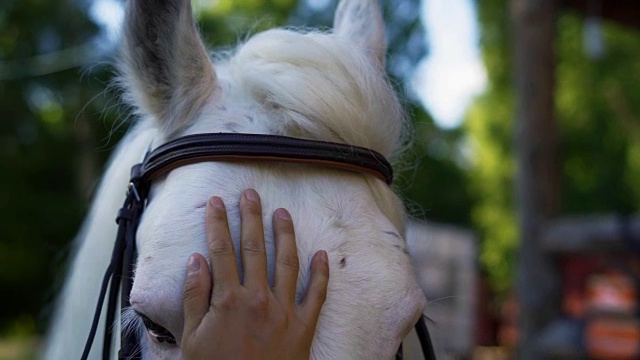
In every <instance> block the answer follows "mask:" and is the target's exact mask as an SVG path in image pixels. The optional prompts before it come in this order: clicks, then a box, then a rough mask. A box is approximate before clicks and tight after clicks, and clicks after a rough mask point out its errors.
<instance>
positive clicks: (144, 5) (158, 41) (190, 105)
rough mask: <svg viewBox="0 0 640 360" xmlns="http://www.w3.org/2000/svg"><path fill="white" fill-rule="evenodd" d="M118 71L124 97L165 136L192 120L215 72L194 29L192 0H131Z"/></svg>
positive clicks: (129, 1) (208, 90) (204, 97)
mask: <svg viewBox="0 0 640 360" xmlns="http://www.w3.org/2000/svg"><path fill="white" fill-rule="evenodd" d="M127 3H128V4H127V17H126V22H125V27H124V47H123V49H122V59H121V63H120V73H121V76H122V79H121V80H122V81H123V83H124V85H125V90H126V96H127V98H128V100H129V101H130V102H131V103H132V105H134V106H136V107H137V108H138V110H139V111H141V112H144V113H148V114H151V115H153V116H154V117H155V118H156V119H157V121H158V122H159V126H160V127H161V128H162V129H163V131H164V132H165V133H166V134H167V135H169V136H170V135H173V134H175V133H177V132H179V131H180V130H182V129H183V128H184V127H185V126H187V125H189V123H190V122H191V121H192V120H193V118H194V116H195V115H196V113H197V112H198V111H199V110H200V108H201V107H202V105H203V104H204V102H205V101H206V100H207V99H208V98H209V96H210V95H211V93H212V91H213V90H214V89H215V82H216V73H215V70H214V67H213V64H212V63H211V60H210V58H209V56H208V54H207V51H206V50H205V47H204V44H203V43H202V40H201V38H200V35H199V34H198V31H197V30H196V26H195V22H194V20H193V15H192V10H191V3H190V0H127Z"/></svg>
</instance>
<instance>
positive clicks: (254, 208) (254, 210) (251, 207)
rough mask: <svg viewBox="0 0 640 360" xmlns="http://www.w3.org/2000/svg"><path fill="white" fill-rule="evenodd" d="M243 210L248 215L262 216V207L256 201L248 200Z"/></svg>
mask: <svg viewBox="0 0 640 360" xmlns="http://www.w3.org/2000/svg"><path fill="white" fill-rule="evenodd" d="M243 211H244V213H245V214H246V215H251V216H262V207H261V206H260V204H258V203H255V202H252V201H251V202H246V203H245V204H244V206H243Z"/></svg>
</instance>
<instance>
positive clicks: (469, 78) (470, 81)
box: [91, 0, 487, 128]
mask: <svg viewBox="0 0 640 360" xmlns="http://www.w3.org/2000/svg"><path fill="white" fill-rule="evenodd" d="M318 1H323V0H318ZM91 12H92V15H93V16H94V18H95V19H96V20H97V21H99V22H100V23H102V24H103V25H104V27H105V30H106V31H107V35H108V36H109V37H110V39H111V40H115V38H116V37H117V32H118V28H119V24H120V23H121V21H122V18H123V15H124V13H123V9H122V6H121V5H120V3H119V2H117V1H116V0H97V1H95V2H94V5H93V7H92V9H91ZM422 21H423V24H424V26H425V28H426V29H427V37H428V40H427V41H428V46H429V55H428V56H427V57H426V58H425V59H424V60H423V61H422V62H421V63H420V64H419V66H418V68H417V69H416V74H415V76H414V77H413V84H412V86H413V88H414V90H415V92H416V93H417V94H418V96H419V98H420V100H421V101H422V103H423V104H424V106H425V107H426V108H427V109H428V110H429V112H430V113H431V115H432V116H433V118H434V120H435V121H436V123H437V124H438V125H439V126H440V127H443V128H454V127H457V126H459V125H460V123H461V122H462V120H463V117H464V114H465V112H466V109H467V108H468V106H469V104H470V102H471V100H472V99H473V97H474V96H476V95H478V94H480V93H481V92H482V91H483V90H484V88H485V86H486V82H487V77H486V73H485V70H484V67H483V64H482V61H481V59H480V55H479V50H478V36H479V35H478V24H477V20H476V14H475V7H474V5H473V0H423V2H422Z"/></svg>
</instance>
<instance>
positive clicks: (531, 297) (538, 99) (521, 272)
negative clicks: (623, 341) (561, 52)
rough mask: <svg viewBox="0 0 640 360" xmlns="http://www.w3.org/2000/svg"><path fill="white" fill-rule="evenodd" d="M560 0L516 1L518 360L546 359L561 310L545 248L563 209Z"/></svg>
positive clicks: (513, 8) (556, 281)
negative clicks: (548, 228) (557, 90)
mask: <svg viewBox="0 0 640 360" xmlns="http://www.w3.org/2000/svg"><path fill="white" fill-rule="evenodd" d="M557 7H558V4H557V1H556V0H512V2H511V16H512V26H513V34H514V38H513V51H514V53H513V55H514V79H515V89H516V94H515V99H516V119H515V126H514V139H515V152H516V159H517V175H516V209H517V213H518V218H519V229H520V247H519V253H518V266H517V277H516V282H517V284H516V291H517V297H518V301H519V303H520V318H519V330H520V345H519V349H518V357H517V358H518V359H542V358H544V355H543V354H542V353H540V349H538V348H537V346H536V339H537V337H538V336H539V335H540V333H541V330H542V329H543V328H544V327H545V326H546V325H548V324H549V323H550V322H551V321H552V320H553V319H554V318H555V316H556V315H557V313H558V311H559V310H560V297H559V286H558V285H559V279H558V273H557V272H556V271H555V266H554V263H553V260H552V259H551V258H549V256H545V254H544V252H543V250H542V249H541V244H540V241H541V237H542V235H543V231H544V225H545V222H546V220H547V219H549V218H551V217H553V216H556V215H557V213H558V210H559V206H558V205H559V204H558V203H559V187H560V186H559V185H560V181H559V172H558V164H557V162H558V159H557V147H558V135H557V133H558V132H557V129H556V124H555V121H554V101H553V98H554V85H555V81H554V72H555V52H554V37H555V25H556V15H557Z"/></svg>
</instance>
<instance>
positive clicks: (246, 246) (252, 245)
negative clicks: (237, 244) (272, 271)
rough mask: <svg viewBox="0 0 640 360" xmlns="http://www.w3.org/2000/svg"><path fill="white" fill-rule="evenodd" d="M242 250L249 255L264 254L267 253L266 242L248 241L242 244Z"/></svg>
mask: <svg viewBox="0 0 640 360" xmlns="http://www.w3.org/2000/svg"><path fill="white" fill-rule="evenodd" d="M242 250H243V251H245V252H247V253H255V254H262V253H264V252H265V248H264V242H263V241H259V240H256V239H247V240H245V241H244V242H243V243H242Z"/></svg>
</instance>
